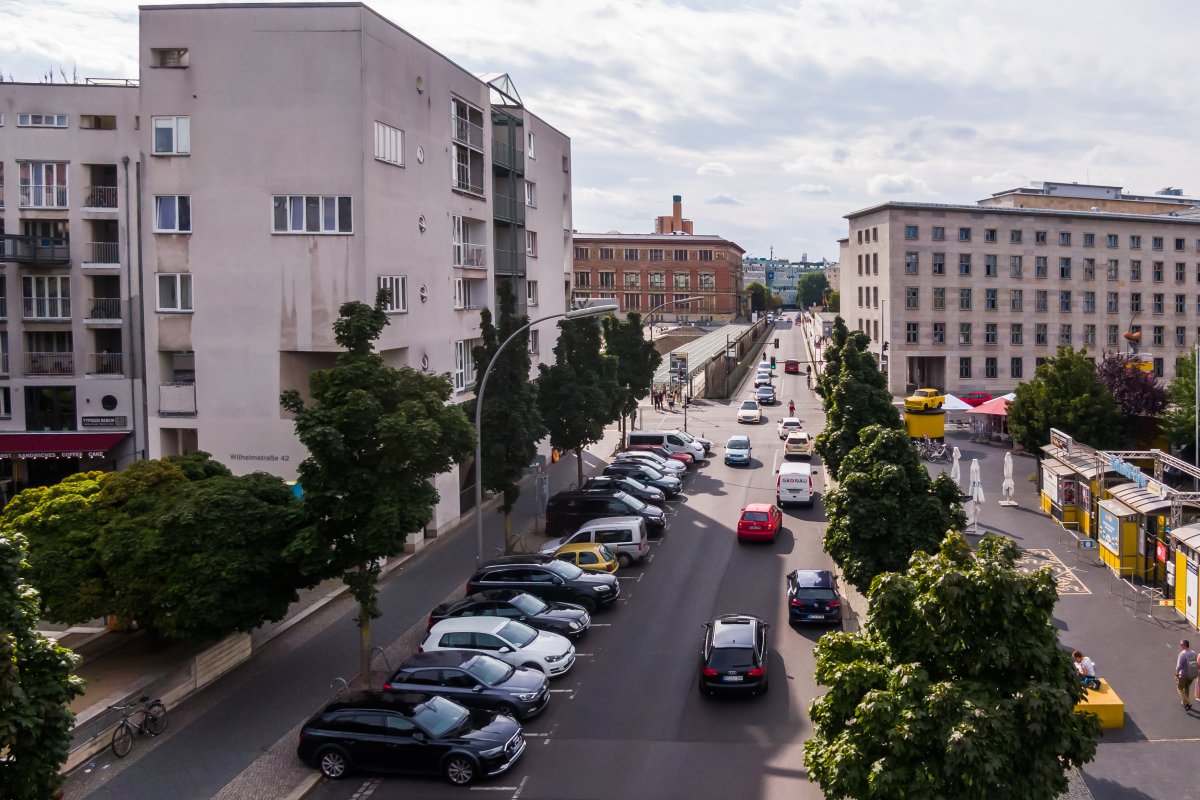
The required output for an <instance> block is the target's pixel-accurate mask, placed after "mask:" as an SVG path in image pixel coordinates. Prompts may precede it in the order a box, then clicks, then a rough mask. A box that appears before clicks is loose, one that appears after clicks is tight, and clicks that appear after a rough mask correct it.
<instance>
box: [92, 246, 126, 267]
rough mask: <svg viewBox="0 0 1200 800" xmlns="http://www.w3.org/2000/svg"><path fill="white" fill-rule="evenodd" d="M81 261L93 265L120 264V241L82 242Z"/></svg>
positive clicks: (107, 265)
mask: <svg viewBox="0 0 1200 800" xmlns="http://www.w3.org/2000/svg"><path fill="white" fill-rule="evenodd" d="M83 263H84V264H85V265H88V266H93V267H119V266H121V243H120V242H84V243H83Z"/></svg>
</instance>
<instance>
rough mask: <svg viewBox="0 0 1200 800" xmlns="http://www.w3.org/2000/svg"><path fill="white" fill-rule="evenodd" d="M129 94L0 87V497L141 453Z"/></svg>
mask: <svg viewBox="0 0 1200 800" xmlns="http://www.w3.org/2000/svg"><path fill="white" fill-rule="evenodd" d="M137 92H138V90H137V86H136V83H135V82H133V83H131V82H128V81H111V82H104V81H100V82H97V81H92V82H90V83H88V84H69V85H68V84H20V83H0V501H3V500H7V499H8V498H9V497H11V495H12V492H13V490H14V489H19V488H23V487H24V486H27V485H37V484H45V483H53V482H55V481H57V480H59V479H61V478H62V477H65V476H66V475H69V474H72V473H74V472H79V471H81V470H88V469H104V470H111V469H115V468H120V467H123V466H126V465H127V464H129V463H131V461H132V460H133V459H134V457H135V455H136V454H140V453H141V452H144V450H145V442H144V439H143V435H142V432H143V431H144V430H145V410H144V406H143V404H142V397H143V392H142V373H141V370H140V369H139V368H138V350H137V347H138V346H139V345H140V338H139V337H140V329H139V326H138V319H139V313H140V311H139V305H138V302H137V298H138V295H140V292H139V291H138V281H137V277H136V272H135V270H136V269H137V264H138V243H137V237H136V230H137V202H138V198H137V188H136V184H137V170H138V163H139V161H140V158H139V153H138V139H139V134H138V130H137V124H138V118H137V103H138V93H137ZM131 231H132V232H133V234H132V235H131Z"/></svg>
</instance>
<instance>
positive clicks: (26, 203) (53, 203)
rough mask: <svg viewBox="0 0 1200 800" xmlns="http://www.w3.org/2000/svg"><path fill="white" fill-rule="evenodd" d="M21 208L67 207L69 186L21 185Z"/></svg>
mask: <svg viewBox="0 0 1200 800" xmlns="http://www.w3.org/2000/svg"><path fill="white" fill-rule="evenodd" d="M20 203H21V208H66V207H67V187H66V186H52V185H45V184H36V183H34V184H25V185H23V186H22V187H21V200H20Z"/></svg>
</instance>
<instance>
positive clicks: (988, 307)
mask: <svg viewBox="0 0 1200 800" xmlns="http://www.w3.org/2000/svg"><path fill="white" fill-rule="evenodd" d="M999 294H1000V290H999V289H984V290H983V309H984V310H985V311H995V310H996V309H997V308H998V306H999V301H998V299H997V296H998V295H999Z"/></svg>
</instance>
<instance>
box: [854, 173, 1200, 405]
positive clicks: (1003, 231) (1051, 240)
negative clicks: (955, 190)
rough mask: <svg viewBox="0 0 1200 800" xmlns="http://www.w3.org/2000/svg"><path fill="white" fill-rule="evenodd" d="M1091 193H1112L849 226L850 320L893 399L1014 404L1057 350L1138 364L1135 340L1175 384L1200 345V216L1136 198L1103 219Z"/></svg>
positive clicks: (875, 215)
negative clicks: (924, 392)
mask: <svg viewBox="0 0 1200 800" xmlns="http://www.w3.org/2000/svg"><path fill="white" fill-rule="evenodd" d="M1056 186H1062V185H1056ZM1089 188H1105V187H1079V188H1077V189H1075V190H1074V192H1075V193H1076V196H1075V197H1071V196H1070V192H1071V191H1072V190H1069V189H1068V190H1064V192H1065V193H1066V194H1067V196H1066V197H1064V196H1062V195H1055V196H1045V195H1038V194H1037V193H1035V192H1033V191H1029V192H1028V193H1027V194H1023V195H1022V196H1021V197H1020V202H1019V203H1012V204H1009V205H996V204H991V203H989V204H987V205H976V206H967V205H961V206H955V205H937V204H927V203H884V204H882V205H878V206H874V207H871V208H867V209H864V210H862V211H856V212H854V213H853V214H849V215H847V219H848V220H849V222H850V229H849V236H848V238H846V239H843V240H841V242H840V244H841V259H840V273H841V274H840V278H839V291H840V292H841V316H842V317H843V318H844V319H845V320H846V322H847V324H848V325H849V326H850V327H851V328H852V329H857V330H862V331H865V332H866V333H868V334H869V335H870V337H871V341H872V350H873V351H874V352H875V353H876V355H877V356H879V358H880V360H881V363H882V364H883V367H884V369H885V371H886V372H887V375H888V386H889V389H890V390H891V391H892V392H893V393H894V394H902V393H906V392H907V391H909V390H911V389H912V388H914V387H915V386H917V385H918V384H919V385H921V386H934V387H937V388H940V389H943V390H945V391H949V392H953V393H954V394H962V393H965V392H970V391H975V390H983V391H987V392H990V393H991V394H993V395H996V394H1000V393H1004V392H1008V391H1011V390H1012V389H1014V388H1015V387H1016V385H1017V384H1018V383H1020V382H1021V381H1024V380H1028V379H1030V378H1031V377H1033V374H1034V370H1035V368H1036V366H1037V365H1038V364H1039V363H1041V361H1042V360H1044V359H1046V358H1048V357H1051V356H1053V355H1054V353H1055V350H1056V349H1057V347H1058V345H1059V344H1069V345H1071V346H1073V347H1075V348H1077V349H1078V348H1081V347H1082V348H1086V349H1087V351H1088V354H1089V355H1090V356H1093V357H1095V358H1097V359H1099V358H1101V357H1103V356H1104V355H1106V354H1112V353H1127V352H1129V345H1128V343H1127V342H1126V340H1125V338H1124V337H1123V335H1122V334H1124V333H1125V332H1126V331H1129V330H1140V331H1141V332H1142V341H1141V356H1142V357H1143V358H1145V359H1148V360H1151V362H1152V363H1153V365H1154V369H1155V372H1156V373H1157V374H1158V375H1159V376H1160V377H1162V378H1164V379H1170V378H1171V377H1173V376H1174V374H1175V360H1176V358H1177V357H1179V356H1181V355H1184V354H1186V353H1187V352H1189V350H1190V349H1191V348H1192V347H1194V346H1195V344H1196V339H1197V336H1198V335H1200V328H1198V327H1197V326H1198V325H1200V216H1194V215H1193V212H1191V211H1190V209H1191V201H1188V200H1185V199H1182V198H1179V199H1178V200H1175V199H1172V198H1169V197H1167V198H1162V197H1153V198H1146V199H1145V201H1144V204H1143V205H1138V202H1139V199H1138V198H1132V197H1130V196H1128V195H1123V196H1120V197H1115V198H1112V199H1111V200H1110V202H1113V203H1116V204H1119V205H1120V207H1121V208H1123V209H1125V210H1123V211H1121V212H1108V211H1097V210H1094V209H1095V208H1097V207H1098V205H1097V203H1098V202H1100V201H1099V200H1098V199H1097V198H1096V197H1094V196H1090V195H1088V194H1087V193H1086V192H1087V190H1088V189H1089ZM1042 203H1044V204H1045V205H1049V206H1052V207H1051V208H1037V207H1035V206H1037V205H1038V204H1042ZM1164 206H1165V207H1167V208H1168V209H1172V210H1170V211H1168V212H1166V213H1163V207H1164ZM1130 208H1134V209H1144V211H1145V212H1146V213H1130V212H1129V211H1128V209H1130ZM885 343H886V344H887V345H888V347H887V349H886V352H885V350H884V344H885Z"/></svg>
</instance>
